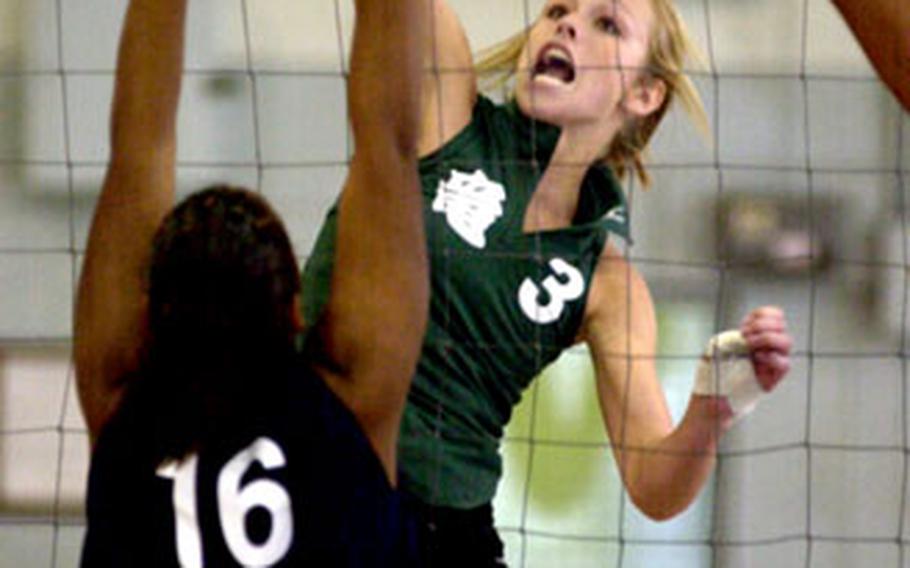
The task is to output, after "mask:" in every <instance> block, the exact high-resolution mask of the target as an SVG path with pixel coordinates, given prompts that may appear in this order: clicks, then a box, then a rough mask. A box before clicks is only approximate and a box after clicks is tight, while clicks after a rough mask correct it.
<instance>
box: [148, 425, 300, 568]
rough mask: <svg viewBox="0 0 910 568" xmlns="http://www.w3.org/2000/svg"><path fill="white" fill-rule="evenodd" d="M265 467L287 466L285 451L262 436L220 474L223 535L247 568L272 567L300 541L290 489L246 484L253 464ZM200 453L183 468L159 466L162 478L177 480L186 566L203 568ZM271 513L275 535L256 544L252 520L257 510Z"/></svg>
mask: <svg viewBox="0 0 910 568" xmlns="http://www.w3.org/2000/svg"><path fill="white" fill-rule="evenodd" d="M256 462H258V463H259V464H260V465H261V466H262V467H263V468H264V469H266V470H271V469H277V468H280V467H284V464H285V458H284V453H283V452H282V451H281V447H279V446H278V444H276V443H275V442H273V441H272V440H270V439H268V438H258V439H257V440H256V441H255V442H253V443H252V444H250V445H249V446H247V447H246V448H244V449H242V450H240V451H239V452H237V453H236V454H234V457H232V458H231V459H230V461H228V462H227V463H226V464H225V465H224V467H223V468H221V471H220V472H219V474H218V482H217V491H216V494H217V500H218V517H219V519H220V524H221V531H222V534H223V535H224V540H225V542H226V543H227V546H228V549H229V550H230V551H231V554H232V555H233V556H234V558H235V559H236V560H237V562H238V563H240V564H242V565H244V566H269V565H271V564H274V563H276V562H278V561H279V560H281V559H282V558H283V557H284V555H285V554H287V552H288V549H289V548H290V547H291V541H292V540H293V538H294V518H293V516H292V514H291V497H290V495H288V493H287V491H286V490H285V489H284V487H282V486H281V484H279V483H278V482H276V481H274V480H271V479H258V480H256V481H251V482H250V483H247V484H246V485H245V486H241V481H242V479H243V475H244V473H246V471H247V470H248V469H249V468H250V466H251V465H253V463H256ZM197 463H198V458H197V456H196V455H195V454H193V455H191V456H189V457H188V458H186V459H185V460H183V461H182V462H180V463H179V464H176V463H173V462H169V463H167V464H165V465H162V466H161V467H159V468H158V475H159V476H160V477H164V478H167V479H173V480H174V492H173V505H174V525H175V526H176V530H177V558H178V560H179V561H180V565H181V566H184V567H186V568H194V567H196V566H202V564H203V562H202V537H201V535H200V530H199V516H198V514H197V511H196V466H197ZM257 507H261V508H263V509H265V510H266V511H267V512H268V514H269V516H270V517H271V521H272V522H271V526H272V529H271V532H270V533H269V537H268V539H266V541H265V542H262V543H256V542H252V541H251V540H250V539H249V536H248V535H247V533H246V516H247V514H249V513H250V512H251V511H252V510H253V509H254V508H257Z"/></svg>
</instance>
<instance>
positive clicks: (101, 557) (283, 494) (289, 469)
mask: <svg viewBox="0 0 910 568" xmlns="http://www.w3.org/2000/svg"><path fill="white" fill-rule="evenodd" d="M270 386H271V385H270ZM277 394H278V395H277V396H276V397H275V405H274V408H273V409H271V410H270V411H269V413H268V414H269V415H268V416H263V417H262V419H261V420H260V421H258V422H257V426H256V427H254V428H251V429H250V431H248V432H238V433H233V434H228V435H226V436H225V438H224V439H223V440H219V441H218V442H217V443H214V444H209V445H207V447H205V448H203V449H202V450H200V451H199V452H196V453H193V454H190V455H189V456H187V457H186V458H184V459H183V460H181V461H180V462H174V461H171V462H166V463H159V464H156V463H154V460H153V459H151V458H150V457H149V456H150V453H149V449H148V448H150V447H151V444H150V443H149V440H150V436H151V435H152V434H151V433H150V432H149V427H148V424H147V423H148V421H147V420H142V419H141V418H140V417H137V416H135V415H134V414H131V413H130V412H129V411H128V410H129V409H128V408H127V409H125V410H126V411H125V412H124V411H121V412H119V413H118V414H117V415H116V416H115V417H114V419H113V420H112V421H111V422H110V423H109V424H108V425H107V426H106V427H105V428H104V430H103V431H102V433H101V436H100V438H99V440H98V444H97V446H96V449H95V452H94V454H93V456H92V464H91V470H90V473H89V488H88V497H87V515H88V532H87V534H86V538H85V546H84V549H83V555H82V565H83V566H177V565H182V566H203V565H204V566H218V567H220V566H333V567H334V566H395V567H397V566H410V565H413V564H414V561H413V556H412V551H413V550H415V543H414V542H413V539H414V537H413V530H412V525H411V524H410V522H409V521H408V520H407V519H406V518H405V516H404V515H403V511H402V509H401V503H400V501H399V497H398V494H397V492H396V491H395V490H394V489H393V488H392V487H391V486H390V484H389V482H388V480H387V478H386V475H385V471H384V469H383V467H382V464H381V462H380V461H379V459H378V457H377V456H376V454H375V453H374V451H373V449H372V446H371V445H370V444H369V442H368V440H367V438H366V436H365V435H364V433H363V431H362V430H361V429H360V427H359V425H358V423H357V422H356V420H355V418H354V416H353V414H351V412H350V411H349V410H348V409H347V407H346V406H345V405H344V404H343V403H342V402H341V401H340V400H339V399H338V398H337V397H336V396H335V395H334V393H332V392H331V391H330V390H329V389H328V387H327V386H326V385H325V383H324V382H323V381H322V380H321V379H320V377H319V376H318V375H316V374H315V373H314V372H313V371H312V370H311V369H310V368H309V367H308V366H306V365H305V364H303V363H300V364H299V365H298V366H297V367H296V369H294V370H293V371H292V372H289V373H288V375H287V377H286V381H284V382H283V384H282V385H281V388H280V389H278V393H277Z"/></svg>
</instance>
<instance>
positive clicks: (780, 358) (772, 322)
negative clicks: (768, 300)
mask: <svg viewBox="0 0 910 568" xmlns="http://www.w3.org/2000/svg"><path fill="white" fill-rule="evenodd" d="M739 331H740V333H742V335H743V338H744V339H745V340H746V344H747V345H748V346H749V352H750V357H751V359H752V367H753V368H754V369H755V376H756V378H757V379H758V382H759V383H760V384H761V387H762V388H763V389H764V390H765V391H771V390H773V389H774V387H776V386H777V384H778V383H779V382H780V381H781V380H782V379H783V378H784V376H785V375H786V374H787V372H788V371H789V370H790V348H791V347H792V346H793V338H792V337H790V333H789V332H788V331H787V318H786V315H785V314H784V311H783V310H782V309H780V308H778V307H775V306H763V307H760V308H756V309H754V310H752V311H751V312H749V313H748V314H747V315H746V317H744V318H743V320H742V323H740V325H739Z"/></svg>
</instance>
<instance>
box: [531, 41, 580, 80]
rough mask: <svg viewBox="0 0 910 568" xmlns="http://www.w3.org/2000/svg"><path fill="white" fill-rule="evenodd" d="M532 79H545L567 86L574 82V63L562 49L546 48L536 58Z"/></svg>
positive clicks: (554, 46)
mask: <svg viewBox="0 0 910 568" xmlns="http://www.w3.org/2000/svg"><path fill="white" fill-rule="evenodd" d="M532 77H533V78H535V79H536V78H538V77H547V78H550V79H552V80H555V81H558V82H560V83H564V84H568V83H571V82H572V81H574V80H575V63H573V62H572V57H571V55H570V54H569V52H568V51H566V50H565V49H563V48H562V47H560V46H557V45H552V46H547V47H545V48H544V49H543V50H542V51H541V52H540V55H539V56H538V58H537V63H536V64H535V65H534V70H533V73H532Z"/></svg>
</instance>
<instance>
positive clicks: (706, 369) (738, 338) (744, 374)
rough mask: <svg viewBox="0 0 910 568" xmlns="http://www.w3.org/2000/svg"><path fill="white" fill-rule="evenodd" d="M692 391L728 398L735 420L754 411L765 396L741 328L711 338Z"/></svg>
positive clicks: (696, 374)
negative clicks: (740, 330)
mask: <svg viewBox="0 0 910 568" xmlns="http://www.w3.org/2000/svg"><path fill="white" fill-rule="evenodd" d="M693 393H695V394H700V395H708V396H723V397H726V398H727V400H728V401H729V403H730V408H732V409H733V417H734V419H736V418H741V417H743V416H745V415H746V414H749V413H750V412H752V410H753V409H754V408H755V405H756V404H758V401H759V400H761V398H762V397H763V396H765V394H766V393H765V390H764V389H763V388H762V387H761V384H759V382H758V379H757V378H756V376H755V369H754V368H753V367H752V359H751V358H750V357H749V346H748V344H747V343H746V340H745V339H744V338H743V336H742V334H741V333H740V332H739V331H737V330H731V331H725V332H723V333H719V334H717V335H715V336H714V337H712V338H711V340H710V341H708V345H707V346H706V347H705V354H704V355H703V356H702V359H701V363H699V365H698V370H697V371H696V372H695V388H694V389H693Z"/></svg>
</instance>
